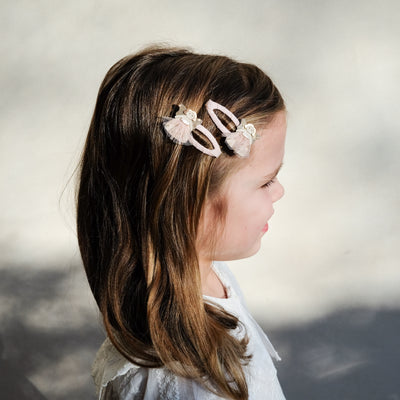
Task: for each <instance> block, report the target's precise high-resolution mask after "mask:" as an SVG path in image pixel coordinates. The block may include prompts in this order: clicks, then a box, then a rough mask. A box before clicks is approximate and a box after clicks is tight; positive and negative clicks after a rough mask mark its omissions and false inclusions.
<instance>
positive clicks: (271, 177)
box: [264, 163, 283, 180]
mask: <svg viewBox="0 0 400 400" xmlns="http://www.w3.org/2000/svg"><path fill="white" fill-rule="evenodd" d="M282 166H283V163H281V165H280V166H279V167H278V168H277V169H276V170H275V171H274V172H272V174H268V175H267V176H265V177H264V179H265V180H270V179H274V178H275V177H276V176H277V175H278V174H279V171H280V170H281V168H282Z"/></svg>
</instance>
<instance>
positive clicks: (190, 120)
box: [163, 104, 221, 157]
mask: <svg viewBox="0 0 400 400" xmlns="http://www.w3.org/2000/svg"><path fill="white" fill-rule="evenodd" d="M201 123H202V120H201V119H198V118H197V114H196V112H195V111H193V110H190V109H187V108H186V107H185V106H184V105H183V104H180V105H179V110H178V111H177V113H176V114H175V117H174V118H167V117H165V118H164V122H163V126H164V131H165V133H166V134H167V135H168V137H169V138H170V139H171V140H173V141H174V142H175V143H178V144H183V145H185V146H190V145H191V146H194V147H196V149H197V150H200V151H201V152H202V153H204V154H207V155H209V156H212V157H219V156H220V155H221V148H220V146H219V144H218V142H217V140H216V139H215V137H214V136H213V135H212V133H211V132H210V131H209V130H208V129H206V128H204V126H203V125H201ZM195 129H196V130H198V131H199V132H201V133H203V134H204V135H205V136H206V137H207V139H208V140H209V141H210V143H211V144H212V146H213V148H212V149H208V148H207V147H205V146H203V145H202V144H201V143H199V142H198V141H197V140H196V139H195V137H194V136H193V133H192V132H193V131H194V130H195Z"/></svg>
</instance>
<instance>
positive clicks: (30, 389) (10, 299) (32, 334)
mask: <svg viewBox="0 0 400 400" xmlns="http://www.w3.org/2000/svg"><path fill="white" fill-rule="evenodd" d="M0 273H1V279H0V296H1V301H0V350H1V351H0V354H1V356H0V393H1V398H2V399H4V400H14V399H18V400H27V399H29V400H43V399H51V400H67V399H68V400H70V399H74V400H94V399H95V392H94V386H93V383H92V381H91V378H90V365H91V363H92V360H93V358H94V355H95V353H96V351H97V349H98V347H99V346H100V344H101V342H102V340H103V333H102V330H101V327H100V323H99V322H98V316H97V314H96V313H95V312H93V313H92V314H91V311H90V312H89V314H84V316H83V317H82V313H83V312H86V313H87V312H88V308H86V309H85V308H83V309H81V308H79V307H75V306H72V305H71V297H68V296H66V295H65V287H66V286H67V287H70V283H71V271H63V272H59V271H57V270H53V271H50V272H49V271H48V270H47V271H46V272H43V271H41V272H37V271H36V272H35V271H34V268H30V269H28V268H25V269H22V268H21V269H7V268H6V269H2V270H1V272H0ZM82 279H84V277H83V275H82ZM63 287H64V289H62V288H63ZM74 293H78V294H77V295H76V294H75V296H77V297H83V298H84V296H83V295H82V292H80V291H79V289H78V290H77V291H76V292H74ZM79 293H81V296H80V295H79ZM43 309H44V312H42V313H41V314H40V315H44V316H45V317H42V320H39V321H40V324H38V323H37V322H36V323H32V320H31V319H30V317H31V314H32V313H37V312H38V310H43ZM60 310H64V311H63V312H60ZM63 313H64V314H63ZM54 314H58V315H54ZM60 314H61V315H60ZM74 319H75V320H76V321H78V322H76V323H73V321H74ZM54 321H55V322H54ZM79 321H81V322H79ZM266 331H268V334H269V336H270V338H271V340H272V341H273V343H274V344H275V346H276V347H277V349H279V350H280V354H281V356H282V359H283V361H282V362H281V363H278V364H277V368H278V373H279V378H280V381H281V384H282V387H283V389H284V392H285V394H286V397H287V399H288V400H361V399H362V400H400V374H399V372H398V371H399V366H400V343H399V342H400V340H399V332H400V310H393V311H388V310H383V311H372V310H368V309H352V310H346V311H341V312H336V313H334V314H332V315H330V316H328V317H326V318H323V319H321V320H318V321H315V322H312V323H310V324H306V325H301V326H296V327H289V328H287V329H278V330H275V331H272V332H271V330H269V329H266ZM32 381H34V382H35V383H36V386H37V387H35V385H33V383H32Z"/></svg>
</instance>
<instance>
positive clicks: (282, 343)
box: [269, 309, 400, 400]
mask: <svg viewBox="0 0 400 400" xmlns="http://www.w3.org/2000/svg"><path fill="white" fill-rule="evenodd" d="M269 336H270V337H271V340H273V343H274V344H275V345H276V347H277V348H281V349H282V351H281V357H282V359H283V361H282V362H281V363H278V364H277V368H278V374H279V379H280V382H281V384H282V387H283V389H284V392H285V395H286V397H287V399H288V400H290V399H293V400H294V399H296V400H298V399H302V400H303V399H304V400H306V399H307V400H317V399H318V400H321V399H323V400H361V399H362V400H400V372H399V371H400V311H399V310H392V311H389V310H381V311H372V310H368V309H352V310H345V311H340V312H336V313H334V314H332V315H330V316H328V317H326V318H323V319H320V320H318V321H315V322H313V323H310V324H308V325H302V326H299V327H297V328H293V327H290V328H287V329H285V330H276V331H273V332H269Z"/></svg>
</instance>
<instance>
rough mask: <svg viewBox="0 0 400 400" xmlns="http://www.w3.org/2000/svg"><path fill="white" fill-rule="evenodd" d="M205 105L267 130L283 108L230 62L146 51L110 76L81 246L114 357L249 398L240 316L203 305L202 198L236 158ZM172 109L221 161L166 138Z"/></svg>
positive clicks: (83, 186)
mask: <svg viewBox="0 0 400 400" xmlns="http://www.w3.org/2000/svg"><path fill="white" fill-rule="evenodd" d="M209 99H212V100H214V101H216V102H218V103H220V104H223V105H224V106H225V107H227V108H228V109H230V110H231V111H232V112H233V113H234V114H235V115H236V116H237V117H238V118H244V117H246V118H248V120H249V121H250V120H251V121H255V122H259V121H262V122H263V123H264V124H265V123H267V122H268V121H269V119H270V118H272V117H273V116H274V115H275V114H276V113H277V112H278V111H281V110H283V109H284V103H283V100H282V97H281V95H280V93H279V91H278V90H277V89H276V87H275V86H274V84H273V83H272V81H271V80H270V79H269V77H268V76H267V75H265V74H264V73H263V72H262V71H261V70H260V69H258V68H257V67H255V66H253V65H249V64H243V63H239V62H236V61H234V60H231V59H229V58H227V57H222V56H215V55H201V54H194V53H192V52H190V51H188V50H185V49H176V48H162V47H150V48H147V49H144V50H143V51H141V52H140V53H137V54H134V55H131V56H128V57H126V58H124V59H122V60H120V61H119V62H117V63H116V64H115V65H114V66H113V67H112V68H111V69H110V70H109V72H108V73H107V75H106V77H105V79H104V81H103V83H102V84H101V87H100V90H99V94H98V98H97V102H96V107H95V111H94V114H93V118H92V121H91V125H90V128H89V132H88V136H87V140H86V144H85V148H84V152H83V156H82V160H81V164H80V182H79V188H78V193H77V230H78V239H79V246H80V251H81V255H82V260H83V263H84V266H85V270H86V274H87V278H88V281H89V284H90V286H91V289H92V291H93V294H94V297H95V299H96V301H97V304H98V306H99V308H100V311H101V313H102V316H103V321H104V325H105V328H106V331H107V334H108V336H109V338H110V340H111V341H112V342H113V344H114V345H115V347H116V348H117V349H118V350H119V351H120V352H121V354H123V355H124V356H125V357H126V358H127V359H128V360H130V361H132V362H134V363H136V364H138V365H142V366H146V367H160V366H162V365H165V366H166V367H167V368H169V369H170V370H171V371H173V372H175V373H176V374H178V375H181V376H184V377H188V378H191V379H195V380H198V381H199V382H202V383H203V384H205V385H207V387H209V388H210V390H213V391H215V392H216V393H218V394H220V395H222V396H224V397H226V398H231V399H247V398H248V389H247V384H246V379H245V375H244V372H243V366H244V365H245V364H246V363H247V362H248V360H249V355H248V354H247V353H246V348H247V338H246V337H244V339H242V340H238V339H236V338H235V337H234V336H233V335H231V334H230V333H231V331H232V330H233V329H235V328H237V327H238V324H239V321H238V320H237V318H236V317H234V316H232V315H230V314H228V313H227V312H225V311H224V310H223V309H221V308H219V307H217V306H215V305H211V304H208V303H205V302H204V301H203V297H202V293H201V281H200V272H199V265H198V259H197V254H196V238H197V233H198V229H199V220H200V217H201V213H202V210H203V207H204V204H205V201H206V199H209V198H211V197H212V196H213V195H215V194H217V193H218V190H219V188H220V187H221V185H222V184H223V182H224V181H225V179H226V177H227V176H228V175H229V173H230V171H232V168H235V164H237V163H238V161H237V157H235V156H234V155H233V154H232V152H231V151H230V150H229V149H228V148H227V147H226V146H225V145H224V139H223V138H222V137H221V133H220V132H219V131H218V129H216V127H215V126H214V124H213V123H212V121H211V119H210V117H209V116H208V114H207V112H206V109H205V103H206V102H207V100H209ZM178 104H184V105H185V106H186V107H188V108H190V109H192V110H195V111H196V112H197V114H198V116H199V118H201V119H202V120H203V125H204V126H205V127H206V128H207V129H209V130H210V132H211V133H212V134H213V135H214V136H215V138H216V139H217V141H218V142H219V144H220V146H221V149H222V155H221V156H220V157H219V158H218V159H215V158H213V157H210V156H208V155H205V154H203V153H201V152H199V151H198V150H197V149H196V148H194V147H191V146H182V145H179V144H176V143H174V142H172V141H171V140H170V139H168V138H167V137H166V135H165V133H164V132H163V129H162V117H164V116H173V113H174V106H176V105H178ZM221 118H222V117H221ZM200 140H201V138H200ZM217 197H218V196H216V198H217ZM221 210H222V211H221V212H223V208H222V209H221Z"/></svg>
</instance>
